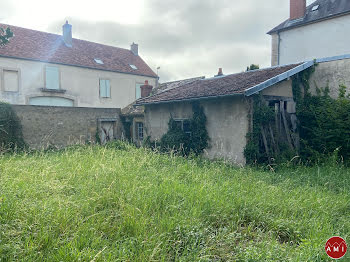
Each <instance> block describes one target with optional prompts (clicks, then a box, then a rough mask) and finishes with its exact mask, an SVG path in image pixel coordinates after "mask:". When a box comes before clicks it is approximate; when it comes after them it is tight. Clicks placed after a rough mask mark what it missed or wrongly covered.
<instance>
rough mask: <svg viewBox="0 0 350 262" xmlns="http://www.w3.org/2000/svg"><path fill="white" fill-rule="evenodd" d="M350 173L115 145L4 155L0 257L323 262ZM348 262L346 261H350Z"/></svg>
mask: <svg viewBox="0 0 350 262" xmlns="http://www.w3.org/2000/svg"><path fill="white" fill-rule="evenodd" d="M333 235H339V236H342V237H343V238H345V239H347V240H348V242H350V170H349V169H347V168H343V167H341V166H337V165H325V166H320V167H312V168H310V167H301V166H300V167H282V168H280V169H278V171H276V172H267V171H263V170H257V169H251V168H235V167H232V166H230V165H227V164H225V163H222V162H209V161H205V160H201V159H191V158H190V159H184V158H181V157H176V156H171V155H170V156H169V155H161V154H157V153H154V152H151V151H148V150H146V149H136V148H134V147H132V146H128V145H122V146H119V147H118V148H113V147H99V146H86V147H76V148H70V149H66V150H62V151H59V152H37V153H32V154H18V155H15V154H13V155H3V156H0V261H1V262H3V261H329V259H328V257H327V255H326V254H325V252H324V245H325V242H326V240H327V239H328V238H329V237H331V236H333ZM343 261H350V255H349V254H347V256H346V258H344V259H343Z"/></svg>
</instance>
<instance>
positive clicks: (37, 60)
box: [0, 55, 158, 78]
mask: <svg viewBox="0 0 350 262" xmlns="http://www.w3.org/2000/svg"><path fill="white" fill-rule="evenodd" d="M0 57H3V58H12V59H19V60H26V61H34V62H41V63H47V64H56V65H64V66H74V67H80V68H85V69H92V70H99V71H106V72H114V73H120V74H128V75H136V76H146V77H150V78H158V76H151V75H145V74H136V73H130V72H123V71H119V70H108V69H103V68H96V67H90V66H83V65H74V64H65V63H59V62H49V61H45V60H40V59H34V58H23V57H17V56H6V55H0Z"/></svg>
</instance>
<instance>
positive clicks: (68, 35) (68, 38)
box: [62, 21, 73, 47]
mask: <svg viewBox="0 0 350 262" xmlns="http://www.w3.org/2000/svg"><path fill="white" fill-rule="evenodd" d="M62 28H63V41H64V44H65V45H66V46H68V47H72V43H73V40H72V25H70V24H68V21H66V23H65V24H64V25H63V26H62Z"/></svg>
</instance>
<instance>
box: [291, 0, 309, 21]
mask: <svg viewBox="0 0 350 262" xmlns="http://www.w3.org/2000/svg"><path fill="white" fill-rule="evenodd" d="M305 14H306V0H290V18H289V19H290V20H295V19H299V18H302V17H304V16H305Z"/></svg>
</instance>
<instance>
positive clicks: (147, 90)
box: [140, 80, 153, 98]
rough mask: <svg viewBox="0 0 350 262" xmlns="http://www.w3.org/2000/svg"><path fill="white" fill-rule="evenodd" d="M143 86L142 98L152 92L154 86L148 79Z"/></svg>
mask: <svg viewBox="0 0 350 262" xmlns="http://www.w3.org/2000/svg"><path fill="white" fill-rule="evenodd" d="M140 88H141V98H144V97H147V96H149V95H150V94H151V92H152V88H153V86H151V85H149V84H148V80H146V81H145V84H144V85H142V86H140Z"/></svg>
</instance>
